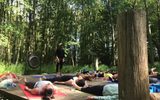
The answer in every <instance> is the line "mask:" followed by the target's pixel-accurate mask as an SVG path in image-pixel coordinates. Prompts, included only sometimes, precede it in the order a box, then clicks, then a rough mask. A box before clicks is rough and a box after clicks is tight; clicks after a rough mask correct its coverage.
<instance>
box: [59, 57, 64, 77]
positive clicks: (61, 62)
mask: <svg viewBox="0 0 160 100" xmlns="http://www.w3.org/2000/svg"><path fill="white" fill-rule="evenodd" d="M59 67H60V69H59V72H60V74H61V70H62V67H63V59H60V66H59Z"/></svg>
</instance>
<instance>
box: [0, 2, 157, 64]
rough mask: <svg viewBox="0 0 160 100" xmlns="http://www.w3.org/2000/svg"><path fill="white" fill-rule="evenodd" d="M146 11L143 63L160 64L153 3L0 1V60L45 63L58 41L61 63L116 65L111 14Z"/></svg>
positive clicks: (115, 38) (14, 62) (113, 26)
mask: <svg viewBox="0 0 160 100" xmlns="http://www.w3.org/2000/svg"><path fill="white" fill-rule="evenodd" d="M130 9H143V10H144V11H145V12H146V25H147V26H146V27H147V46H148V63H149V65H154V63H155V62H159V61H160V1H159V0H0V14H1V16H0V23H1V24H0V60H1V62H4V63H7V64H16V65H17V64H20V63H24V62H26V59H27V57H28V54H29V53H33V54H35V55H37V56H38V57H39V58H40V62H41V63H42V64H51V63H53V61H54V54H55V50H56V48H57V45H58V43H63V44H64V46H65V53H66V56H65V63H66V64H67V65H72V66H78V65H95V63H97V62H98V64H104V65H107V66H115V65H117V59H118V51H117V42H118V41H117V36H118V35H117V27H116V26H117V15H118V14H120V13H122V12H126V11H128V10H130Z"/></svg>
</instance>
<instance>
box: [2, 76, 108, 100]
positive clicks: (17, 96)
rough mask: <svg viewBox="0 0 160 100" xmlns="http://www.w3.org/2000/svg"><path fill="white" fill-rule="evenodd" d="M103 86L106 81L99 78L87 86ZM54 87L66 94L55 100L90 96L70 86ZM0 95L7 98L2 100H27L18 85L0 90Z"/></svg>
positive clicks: (79, 98)
mask: <svg viewBox="0 0 160 100" xmlns="http://www.w3.org/2000/svg"><path fill="white" fill-rule="evenodd" d="M24 77H26V78H27V80H30V81H38V80H39V78H33V75H26V76H24ZM20 83H21V84H23V83H24V82H23V81H21V82H20ZM103 84H106V81H104V80H102V79H100V78H97V79H94V80H93V81H88V85H103ZM56 86H57V87H59V88H60V90H61V92H62V93H65V94H66V96H55V99H56V100H86V99H87V97H88V96H91V95H92V94H88V93H84V92H81V91H78V90H75V89H74V88H73V87H71V86H66V85H57V84H56ZM0 94H1V95H4V97H6V98H7V99H3V100H28V98H27V97H26V96H25V94H24V93H23V91H22V90H21V89H20V87H19V85H17V87H16V88H14V89H12V90H5V89H0ZM13 98H14V99H13ZM30 100H40V99H30Z"/></svg>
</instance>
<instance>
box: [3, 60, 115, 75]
mask: <svg viewBox="0 0 160 100" xmlns="http://www.w3.org/2000/svg"><path fill="white" fill-rule="evenodd" d="M108 69H115V68H114V67H108V66H106V65H100V66H99V70H100V71H107V70H108ZM55 70H56V67H55V64H49V65H41V66H40V67H39V68H37V69H34V70H33V69H31V68H29V67H28V66H26V65H24V64H18V65H15V64H5V63H3V62H0V73H4V72H13V73H16V74H20V75H22V74H28V75H29V74H44V73H48V74H52V73H55V72H56V71H55ZM84 70H86V71H94V70H95V68H94V67H93V66H88V65H85V66H76V67H73V66H71V65H64V66H63V69H62V73H77V72H80V71H84Z"/></svg>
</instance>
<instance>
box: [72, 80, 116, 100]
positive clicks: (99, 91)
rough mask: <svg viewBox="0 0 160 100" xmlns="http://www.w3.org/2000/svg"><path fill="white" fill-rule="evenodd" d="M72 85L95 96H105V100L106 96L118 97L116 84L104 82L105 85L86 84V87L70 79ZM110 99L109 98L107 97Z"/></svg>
mask: <svg viewBox="0 0 160 100" xmlns="http://www.w3.org/2000/svg"><path fill="white" fill-rule="evenodd" d="M72 86H73V87H74V88H75V89H77V90H80V91H82V92H85V93H90V94H93V95H96V96H107V97H106V98H107V99H105V100H108V98H112V99H114V100H115V99H116V100H117V99H118V84H117V83H113V84H106V85H95V86H88V87H80V86H78V85H76V84H75V82H74V81H72ZM109 100H110V99H109Z"/></svg>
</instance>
